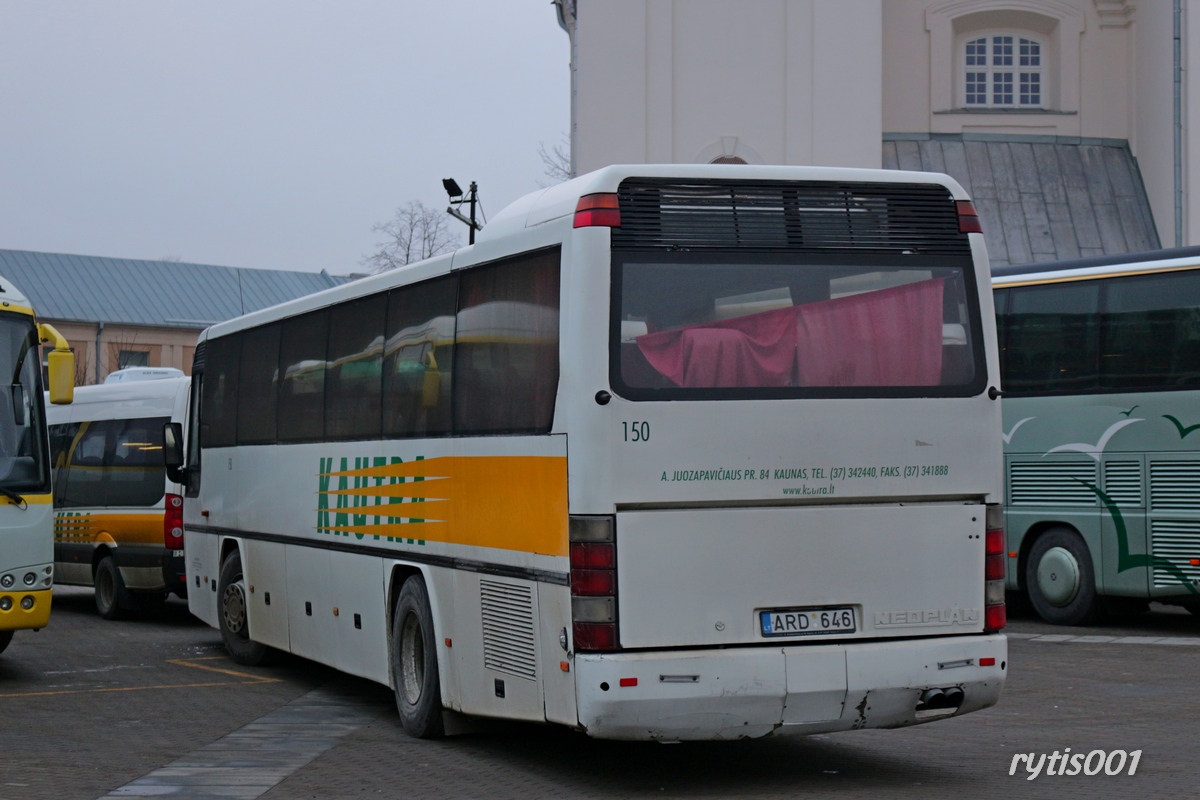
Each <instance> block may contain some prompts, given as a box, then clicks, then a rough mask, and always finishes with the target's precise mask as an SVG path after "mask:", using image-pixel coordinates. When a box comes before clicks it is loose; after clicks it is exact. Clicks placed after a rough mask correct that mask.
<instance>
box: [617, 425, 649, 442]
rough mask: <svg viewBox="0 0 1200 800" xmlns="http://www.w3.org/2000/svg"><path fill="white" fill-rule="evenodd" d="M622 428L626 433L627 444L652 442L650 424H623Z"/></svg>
mask: <svg viewBox="0 0 1200 800" xmlns="http://www.w3.org/2000/svg"><path fill="white" fill-rule="evenodd" d="M621 427H622V429H623V430H624V432H625V441H627V442H648V441H650V423H649V422H638V421H634V422H622V423H621Z"/></svg>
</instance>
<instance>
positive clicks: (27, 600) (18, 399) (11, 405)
mask: <svg viewBox="0 0 1200 800" xmlns="http://www.w3.org/2000/svg"><path fill="white" fill-rule="evenodd" d="M42 342H51V343H53V345H54V349H53V350H52V351H51V352H50V353H48V354H47V358H46V360H47V373H48V384H49V386H48V388H49V394H50V402H51V403H56V404H66V403H70V402H71V398H72V390H73V389H72V385H73V383H74V378H75V356H74V355H73V354H72V353H71V349H70V347H69V346H68V344H67V340H66V339H64V338H63V337H62V335H61V334H60V333H59V332H58V331H56V330H55V329H54V328H52V327H51V326H49V325H45V324H43V325H39V324H37V321H36V320H35V319H34V315H33V309H32V308H31V306H30V303H29V300H28V299H26V297H25V295H23V294H22V293H21V292H20V291H19V290H18V289H17V288H16V287H15V286H13V285H12V284H11V283H9V281H8V280H7V279H5V278H0V371H2V372H3V374H4V375H7V376H11V378H10V379H9V382H8V385H6V386H3V387H0V652H3V651H4V649H5V648H7V647H8V645H9V644H10V643H11V642H12V638H13V632H14V631H18V630H22V629H33V630H38V629H40V628H44V627H46V623H47V622H49V621H50V597H51V593H52V591H53V586H54V540H53V532H52V531H53V525H54V514H53V508H52V506H51V492H50V458H49V452H50V450H49V444H48V442H47V439H46V408H45V401H44V399H43V388H42V370H41V364H40V363H39V361H40V360H39V358H38V351H39V345H40V344H41V343H42Z"/></svg>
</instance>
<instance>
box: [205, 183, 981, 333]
mask: <svg viewBox="0 0 1200 800" xmlns="http://www.w3.org/2000/svg"><path fill="white" fill-rule="evenodd" d="M638 177H645V178H667V179H679V180H685V181H686V180H696V181H727V180H741V181H830V182H841V183H897V184H913V183H923V184H934V185H939V186H944V187H945V188H946V189H947V190H948V191H949V192H950V194H951V196H952V197H954V198H955V199H957V200H966V199H969V195H968V194H967V192H966V191H965V190H964V189H963V188H962V186H961V185H959V183H958V182H957V181H955V180H954V179H953V178H951V177H950V176H949V175H944V174H941V173H936V172H907V171H904V170H892V169H858V168H848V167H794V166H763V165H744V164H618V165H613V166H609V167H604V168H603V169H599V170H596V171H595V172H589V173H587V174H586V175H580V176H579V177H577V178H573V179H572V180H569V181H566V182H564V183H560V184H557V185H555V186H551V187H549V188H546V189H541V190H539V191H536V192H532V193H530V194H527V195H525V196H524V197H521V198H519V199H517V200H515V201H513V202H512V203H510V204H509V205H508V206H506V207H505V208H504V209H502V210H501V211H500V212H499V213H498V214H496V215H495V216H493V217H492V218H491V219H490V220H489V221H488V223H487V225H486V226H485V227H484V228H483V230H481V231H480V232H479V234H478V235H477V236H476V238H475V244H474V245H469V246H467V247H462V248H460V249H458V250H456V251H455V252H453V253H448V254H445V255H440V256H434V257H433V258H430V259H426V260H425V261H418V262H415V263H412V264H406V265H404V266H402V267H397V268H396V269H392V270H388V271H387V272H383V273H380V274H378V275H371V276H368V277H365V278H360V279H359V280H356V281H351V282H350V283H346V284H342V285H341V286H336V287H333V288H331V289H326V290H324V291H321V292H317V293H315V294H311V295H308V296H306V297H301V298H298V299H296V300H290V301H288V302H285V303H280V304H279V305H276V306H272V307H270V308H265V309H262V310H261V311H255V312H252V313H250V314H246V315H245V316H241V317H236V318H234V319H231V320H227V321H225V322H221V323H218V324H216V325H213V326H212V327H210V328H208V329H206V330H205V331H203V332H202V333H201V334H200V340H201V341H203V340H205V339H209V338H212V337H216V336H224V335H225V334H229V333H233V332H235V331H239V330H243V329H245V328H250V327H254V326H255V325H260V324H263V323H266V322H271V321H274V320H277V319H283V318H285V317H290V316H295V315H298V314H302V313H304V312H306V311H313V310H316V309H319V308H324V307H325V306H329V305H333V304H335V303H339V302H342V301H344V300H349V299H352V298H355V297H360V296H364V295H368V294H373V293H375V292H381V291H385V290H387V289H390V288H392V287H394V286H401V285H405V284H408V283H413V282H416V281H420V280H425V279H427V278H432V277H435V276H437V275H444V274H446V273H448V272H450V271H451V269H458V268H459V266H460V265H461V266H473V265H475V264H477V263H481V259H482V260H484V261H486V260H487V258H488V257H489V254H490V253H492V252H496V253H497V255H500V254H501V253H500V250H498V249H496V248H493V247H492V245H493V243H495V242H498V241H502V240H503V239H505V238H506V237H508V236H511V235H514V234H518V233H520V232H521V231H524V230H528V229H535V228H537V227H538V226H540V225H543V224H545V223H549V222H554V221H558V220H563V219H566V218H569V217H571V216H572V215H573V214H574V213H575V207H576V205H577V204H578V202H579V198H581V197H583V196H585V195H589V194H598V193H604V192H616V191H617V190H618V188H619V187H620V185H621V182H622V181H623V180H625V179H626V178H638ZM531 233H532V231H531ZM547 236H549V234H547ZM536 239H537V236H536V234H534V235H532V236H531V237H530V239H529V242H530V244H531V245H532V246H533V247H538V246H542V247H546V246H550V245H552V244H553V242H552V241H550V240H549V239H546V240H545V241H543V242H542V243H541V244H536V243H534V240H536Z"/></svg>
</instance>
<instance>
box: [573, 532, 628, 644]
mask: <svg viewBox="0 0 1200 800" xmlns="http://www.w3.org/2000/svg"><path fill="white" fill-rule="evenodd" d="M614 527H615V526H614V520H613V518H612V517H582V516H579V517H576V516H573V517H571V518H570V520H569V524H568V532H569V536H570V543H571V621H572V626H571V627H572V632H573V634H574V635H573V637H572V638H573V640H574V643H575V650H576V651H595V650H616V649H619V648H620V644H619V642H620V637H619V635H618V632H617V542H616V532H615V530H614Z"/></svg>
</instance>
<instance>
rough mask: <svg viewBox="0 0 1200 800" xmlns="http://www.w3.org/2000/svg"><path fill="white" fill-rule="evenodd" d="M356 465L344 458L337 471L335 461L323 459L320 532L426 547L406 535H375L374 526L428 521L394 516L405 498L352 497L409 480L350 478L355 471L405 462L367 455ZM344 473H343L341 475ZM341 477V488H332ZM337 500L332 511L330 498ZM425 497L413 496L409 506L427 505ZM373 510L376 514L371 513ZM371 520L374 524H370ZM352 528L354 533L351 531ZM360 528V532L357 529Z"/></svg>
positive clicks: (319, 477)
mask: <svg viewBox="0 0 1200 800" xmlns="http://www.w3.org/2000/svg"><path fill="white" fill-rule="evenodd" d="M416 460H417V461H423V460H424V457H423V456H417V458H416ZM353 461H354V464H353V466H351V464H350V462H351V459H350V458H347V457H343V458H342V459H341V463H340V465H339V467H338V469H336V470H335V469H334V468H333V459H332V458H322V459H321V469H320V471H319V472H318V473H317V525H316V530H317V533H325V534H329V535H331V536H347V537H349V536H351V535H353V536H354V537H355V538H356V539H360V540H361V539H365V538H367V537H368V536H369V537H371V538H372V539H373V540H374V541H381V540H383V541H388V542H396V543H398V544H415V545H420V546H424V545H425V540H424V539H406V538H404V537H402V536H382V535H380V534H376V533H371V532H370V528H371V526H378V525H402V524H410V523H421V522H424V521H425V520H424V519H423V518H417V517H413V516H410V515H404V516H397V515H393V514H392V513H387V512H392V511H398V510H399V509H394V508H392V507H394V506H397V505H401V504H402V503H404V498H403V497H385V496H383V495H382V494H379V495H371V494H369V493H364V494H349V493H348V492H349V490H352V489H369V488H371V487H379V486H392V485H395V484H399V483H405V481H406V479H405V478H404V477H403V476H394V475H393V476H380V477H371V476H366V475H348V474H346V473H348V472H350V471H351V470H365V469H369V468H371V467H386V466H388V465H389V464H403V463H404V459H402V458H399V457H396V456H393V457H392V458H387V457H385V456H374V457H371V456H367V457H365V458H354V459H353ZM339 473H340V474H339ZM334 477H336V478H337V486H336V487H335V489H330V485H331V484H332V483H333V478H334ZM412 480H413V481H414V482H415V481H420V480H423V478H420V477H416V478H412ZM331 495H332V496H333V498H334V505H333V508H332V509H330V506H329V498H330V496H331ZM423 502H425V498H423V497H413V498H410V499H409V502H408V503H407V504H406V505H412V504H413V503H423ZM368 509H370V510H371V511H372V512H373V513H367V510H368ZM368 520H370V521H368ZM347 529H350V530H347ZM354 529H358V530H354Z"/></svg>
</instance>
